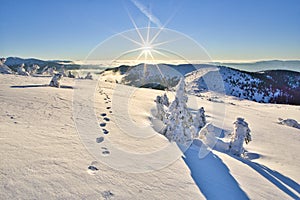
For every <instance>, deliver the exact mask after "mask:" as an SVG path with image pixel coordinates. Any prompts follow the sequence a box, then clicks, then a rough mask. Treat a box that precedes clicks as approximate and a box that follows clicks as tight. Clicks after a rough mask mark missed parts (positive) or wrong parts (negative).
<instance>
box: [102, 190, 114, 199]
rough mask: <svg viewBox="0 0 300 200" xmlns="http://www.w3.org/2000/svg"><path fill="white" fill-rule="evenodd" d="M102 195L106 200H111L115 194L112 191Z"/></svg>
mask: <svg viewBox="0 0 300 200" xmlns="http://www.w3.org/2000/svg"><path fill="white" fill-rule="evenodd" d="M101 194H102V197H103V198H104V199H105V200H106V199H110V197H112V196H114V194H113V193H112V192H111V191H110V190H107V191H104V192H102V193H101Z"/></svg>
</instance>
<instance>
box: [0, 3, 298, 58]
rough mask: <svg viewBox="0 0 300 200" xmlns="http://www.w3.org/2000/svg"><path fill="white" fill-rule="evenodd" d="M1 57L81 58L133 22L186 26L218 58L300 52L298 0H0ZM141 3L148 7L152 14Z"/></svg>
mask: <svg viewBox="0 0 300 200" xmlns="http://www.w3.org/2000/svg"><path fill="white" fill-rule="evenodd" d="M0 3H1V7H0V9H1V11H0V22H1V26H0V57H7V56H19V57H35V58H42V59H71V60H81V59H84V58H85V56H87V54H88V53H89V52H90V51H91V50H92V49H93V48H94V47H95V46H96V45H97V44H99V43H100V42H101V41H103V40H105V39H106V38H108V37H110V36H112V35H114V34H116V33H119V32H122V31H125V30H128V29H132V28H133V24H132V23H131V21H130V18H129V15H128V12H129V13H130V15H131V16H132V18H134V19H135V21H136V23H137V25H138V26H139V27H145V26H147V21H148V19H147V17H146V15H147V12H148V11H149V10H150V11H151V13H150V14H152V20H153V23H152V25H153V26H157V25H159V23H161V24H165V23H166V22H167V21H168V20H169V19H170V21H169V23H168V24H167V25H166V27H167V28H170V29H174V30H176V31H179V32H182V33H184V34H186V35H188V36H190V37H192V38H193V39H195V40H196V41H197V42H198V43H199V44H201V45H202V46H203V47H204V48H205V49H206V50H207V51H208V52H209V54H210V56H211V57H212V59H213V60H262V59H300V1H299V0H248V1H246V0H0ZM137 5H143V6H144V7H146V8H147V10H148V11H147V10H146V14H145V12H144V13H143V12H142V11H141V10H140V9H138V6H137Z"/></svg>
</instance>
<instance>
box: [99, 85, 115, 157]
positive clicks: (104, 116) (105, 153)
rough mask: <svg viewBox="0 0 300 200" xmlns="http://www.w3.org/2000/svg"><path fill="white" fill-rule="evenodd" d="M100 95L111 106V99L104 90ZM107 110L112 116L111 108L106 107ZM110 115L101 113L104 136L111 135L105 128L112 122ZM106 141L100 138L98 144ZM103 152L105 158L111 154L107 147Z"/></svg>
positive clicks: (102, 148)
mask: <svg viewBox="0 0 300 200" xmlns="http://www.w3.org/2000/svg"><path fill="white" fill-rule="evenodd" d="M99 93H100V94H101V95H103V96H104V98H103V100H104V102H105V104H109V103H111V99H110V97H109V96H108V94H106V93H105V92H104V91H103V90H100V91H99ZM106 110H107V111H108V112H109V113H110V114H111V113H112V111H111V106H107V107H106ZM107 115H108V114H107V113H105V112H104V113H101V114H100V116H101V117H102V122H101V123H100V124H99V126H100V127H101V128H102V132H103V134H104V135H107V134H109V130H107V129H106V128H105V127H106V125H107V123H108V122H110V118H109V117H108V116H107ZM103 141H104V137H102V136H101V137H98V138H96V142H97V143H101V142H103ZM101 150H102V155H104V156H107V155H109V154H110V151H109V150H108V149H107V148H106V147H101Z"/></svg>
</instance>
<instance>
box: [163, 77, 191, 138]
mask: <svg viewBox="0 0 300 200" xmlns="http://www.w3.org/2000/svg"><path fill="white" fill-rule="evenodd" d="M187 100H188V97H187V95H186V93H185V83H184V79H181V80H180V82H179V83H178V85H177V89H176V96H175V100H174V101H173V102H172V103H171V104H170V106H169V108H168V110H167V119H166V120H165V124H166V128H165V131H164V135H165V136H166V137H167V138H168V139H169V140H170V141H175V142H178V143H180V144H188V143H189V142H192V140H193V139H194V138H195V136H196V130H195V127H194V126H193V117H192V114H191V113H190V111H189V110H188V108H187V105H186V103H187Z"/></svg>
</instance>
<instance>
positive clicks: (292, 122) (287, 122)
mask: <svg viewBox="0 0 300 200" xmlns="http://www.w3.org/2000/svg"><path fill="white" fill-rule="evenodd" d="M278 120H279V124H283V125H286V126H290V127H294V128H298V129H300V124H299V123H298V122H297V121H296V120H294V119H281V118H279V119H278Z"/></svg>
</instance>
